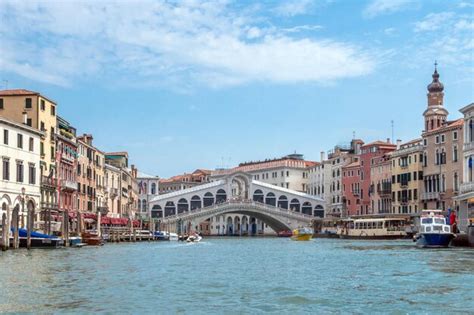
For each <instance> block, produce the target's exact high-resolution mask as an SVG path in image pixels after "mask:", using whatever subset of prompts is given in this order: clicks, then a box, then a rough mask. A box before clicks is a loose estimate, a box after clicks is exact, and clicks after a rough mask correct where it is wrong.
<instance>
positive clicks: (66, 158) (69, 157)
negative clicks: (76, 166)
mask: <svg viewBox="0 0 474 315" xmlns="http://www.w3.org/2000/svg"><path fill="white" fill-rule="evenodd" d="M61 158H62V159H63V160H66V161H68V162H70V163H74V157H72V156H69V155H67V154H66V153H63V154H61Z"/></svg>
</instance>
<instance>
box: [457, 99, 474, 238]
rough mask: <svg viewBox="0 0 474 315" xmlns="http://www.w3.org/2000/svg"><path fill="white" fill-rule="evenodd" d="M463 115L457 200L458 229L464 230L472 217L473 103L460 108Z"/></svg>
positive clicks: (473, 201) (473, 207) (473, 161)
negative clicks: (460, 167) (460, 172)
mask: <svg viewBox="0 0 474 315" xmlns="http://www.w3.org/2000/svg"><path fill="white" fill-rule="evenodd" d="M460 112H461V113H462V114H463V115H464V146H463V176H462V184H461V194H460V195H459V196H457V197H456V200H458V201H459V214H458V215H459V218H458V220H459V222H458V224H459V229H460V230H461V231H466V229H467V225H468V219H469V217H474V103H471V104H469V105H467V106H466V107H463V108H461V109H460Z"/></svg>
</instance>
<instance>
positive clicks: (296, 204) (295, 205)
mask: <svg viewBox="0 0 474 315" xmlns="http://www.w3.org/2000/svg"><path fill="white" fill-rule="evenodd" d="M300 206H301V204H300V201H299V200H298V199H296V198H294V199H291V202H290V210H291V211H295V212H300Z"/></svg>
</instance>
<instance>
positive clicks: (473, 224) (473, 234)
mask: <svg viewBox="0 0 474 315" xmlns="http://www.w3.org/2000/svg"><path fill="white" fill-rule="evenodd" d="M467 239H468V243H469V246H471V247H474V217H471V218H469V225H468V227H467Z"/></svg>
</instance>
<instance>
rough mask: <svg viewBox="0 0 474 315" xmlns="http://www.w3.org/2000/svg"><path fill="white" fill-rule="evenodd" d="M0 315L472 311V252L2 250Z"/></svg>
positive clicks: (165, 245) (394, 244) (149, 247)
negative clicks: (4, 314) (8, 314)
mask: <svg viewBox="0 0 474 315" xmlns="http://www.w3.org/2000/svg"><path fill="white" fill-rule="evenodd" d="M0 281H1V282H0V312H14V313H18V312H31V313H91V312H100V313H128V314H131V313H133V314H141V313H161V314H168V313H172V314H176V313H178V314H179V313H183V314H184V313H191V314H209V313H211V314H212V313H218V314H223V313H226V314H235V313H257V314H258V313H266V312H272V313H297V314H301V313H308V312H313V313H316V312H318V313H334V312H336V313H346V312H350V313H367V312H370V313H387V312H390V313H395V314H403V313H454V312H463V313H472V312H474V250H472V249H466V248H464V249H462V248H451V249H442V250H421V249H416V248H414V246H413V243H412V242H410V241H346V240H330V239H317V240H313V241H311V242H292V241H290V240H289V239H279V238H226V239H222V238H207V239H204V241H203V242H202V243H199V244H183V243H177V242H171V243H170V242H155V243H134V244H128V243H127V244H107V245H106V246H103V247H84V248H80V249H79V248H78V249H75V248H70V249H60V250H39V249H35V250H31V251H30V252H27V251H26V250H19V251H8V252H4V253H0Z"/></svg>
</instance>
